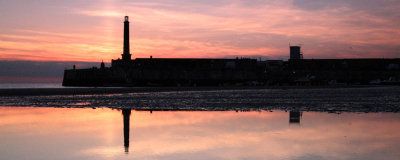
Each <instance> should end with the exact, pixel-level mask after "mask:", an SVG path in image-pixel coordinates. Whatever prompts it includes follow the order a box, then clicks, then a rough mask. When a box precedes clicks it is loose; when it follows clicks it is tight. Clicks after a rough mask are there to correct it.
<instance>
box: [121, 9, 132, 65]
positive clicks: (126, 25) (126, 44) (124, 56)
mask: <svg viewBox="0 0 400 160" xmlns="http://www.w3.org/2000/svg"><path fill="white" fill-rule="evenodd" d="M122 60H123V61H130V60H131V54H130V53H129V17H128V16H125V21H124V52H123V54H122Z"/></svg>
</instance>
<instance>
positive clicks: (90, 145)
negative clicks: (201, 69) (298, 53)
mask: <svg viewBox="0 0 400 160" xmlns="http://www.w3.org/2000/svg"><path fill="white" fill-rule="evenodd" d="M0 86H1V87H0V88H62V86H61V84H60V83H26V84H20V85H18V84H2V85H0ZM52 86H53V87H52ZM0 98H1V99H0V159H1V160H3V159H4V160H11V159H12V160H24V159H29V160H54V159H57V160H69V159H76V160H89V159H96V160H109V159H118V160H125V159H126V160H127V159H149V160H153V159H154V160H175V159H194V160H203V159H207V160H208V159H213V160H214V159H216V160H219V159H221V160H242V159H252V160H253V159H254V160H263V159H274V160H275V159H276V160H321V159H339V160H355V159H362V160H375V159H385V160H398V159H399V157H400V152H399V151H398V149H399V148H400V112H399V111H400V110H399V109H400V86H378V87H343V88H342V87H339V88H312V89H309V88H292V89H288V88H274V89H257V90H255V89H240V90H224V91H219V90H214V91H173V92H171V91H169V92H151V93H150V92H149V93H123V94H102V95H95V94H94V95H63V96H59V95H46V96H3V97H0Z"/></svg>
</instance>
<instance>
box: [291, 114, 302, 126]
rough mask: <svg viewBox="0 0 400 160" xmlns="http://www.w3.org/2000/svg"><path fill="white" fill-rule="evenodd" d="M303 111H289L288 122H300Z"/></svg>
mask: <svg viewBox="0 0 400 160" xmlns="http://www.w3.org/2000/svg"><path fill="white" fill-rule="evenodd" d="M302 115H303V113H302V112H300V111H290V113H289V123H292V124H300V119H301V117H302Z"/></svg>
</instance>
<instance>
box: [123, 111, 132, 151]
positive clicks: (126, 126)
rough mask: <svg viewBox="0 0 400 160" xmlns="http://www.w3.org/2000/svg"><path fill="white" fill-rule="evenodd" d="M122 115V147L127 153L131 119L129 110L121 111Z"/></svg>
mask: <svg viewBox="0 0 400 160" xmlns="http://www.w3.org/2000/svg"><path fill="white" fill-rule="evenodd" d="M122 115H123V117H124V147H125V152H126V153H128V152H129V128H130V126H129V122H130V117H131V109H122Z"/></svg>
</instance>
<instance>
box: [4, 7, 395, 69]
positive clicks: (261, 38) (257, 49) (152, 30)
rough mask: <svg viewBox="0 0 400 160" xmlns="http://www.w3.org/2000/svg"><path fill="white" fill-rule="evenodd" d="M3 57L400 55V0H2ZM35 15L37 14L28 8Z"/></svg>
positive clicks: (345, 56)
mask: <svg viewBox="0 0 400 160" xmlns="http://www.w3.org/2000/svg"><path fill="white" fill-rule="evenodd" d="M0 6H1V7H0V9H1V11H2V12H3V13H2V14H1V15H0V20H1V21H2V23H1V24H0V27H1V28H2V30H1V31H0V60H29V61H87V62H101V61H102V60H104V61H105V62H109V61H111V59H117V58H120V57H121V54H122V44H123V42H122V41H123V18H124V16H125V15H128V16H129V17H130V22H131V23H130V30H131V34H130V41H131V43H130V45H131V51H130V52H131V54H132V58H143V57H149V56H153V57H155V58H227V57H229V58H233V57H236V56H239V57H254V58H255V57H263V58H268V59H287V58H288V56H289V48H288V45H289V43H291V44H294V45H296V44H302V45H303V49H302V51H303V52H304V57H305V58H399V55H400V53H399V49H400V27H399V26H400V25H399V22H398V21H397V19H398V18H399V17H400V13H398V12H397V10H398V9H400V2H395V1H384V2H382V1H379V0H373V1H369V2H364V1H362V0H355V1H352V2H348V1H344V0H339V1H335V2H330V1H320V2H313V1H311V0H283V1H282V0H279V1H278V0H270V1H252V2H247V1H242V0H233V1H227V0H218V1H201V2H192V1H176V0H173V1H169V2H168V3H167V2H163V1H158V0H152V1H143V0H135V1H124V0H102V1H99V2H98V3H95V2H87V1H76V0H73V1H68V2H62V1H61V2H54V1H49V0H45V1H41V2H31V1H23V0H21V1H12V2H7V3H5V2H0ZM27 15H29V16H27Z"/></svg>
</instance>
